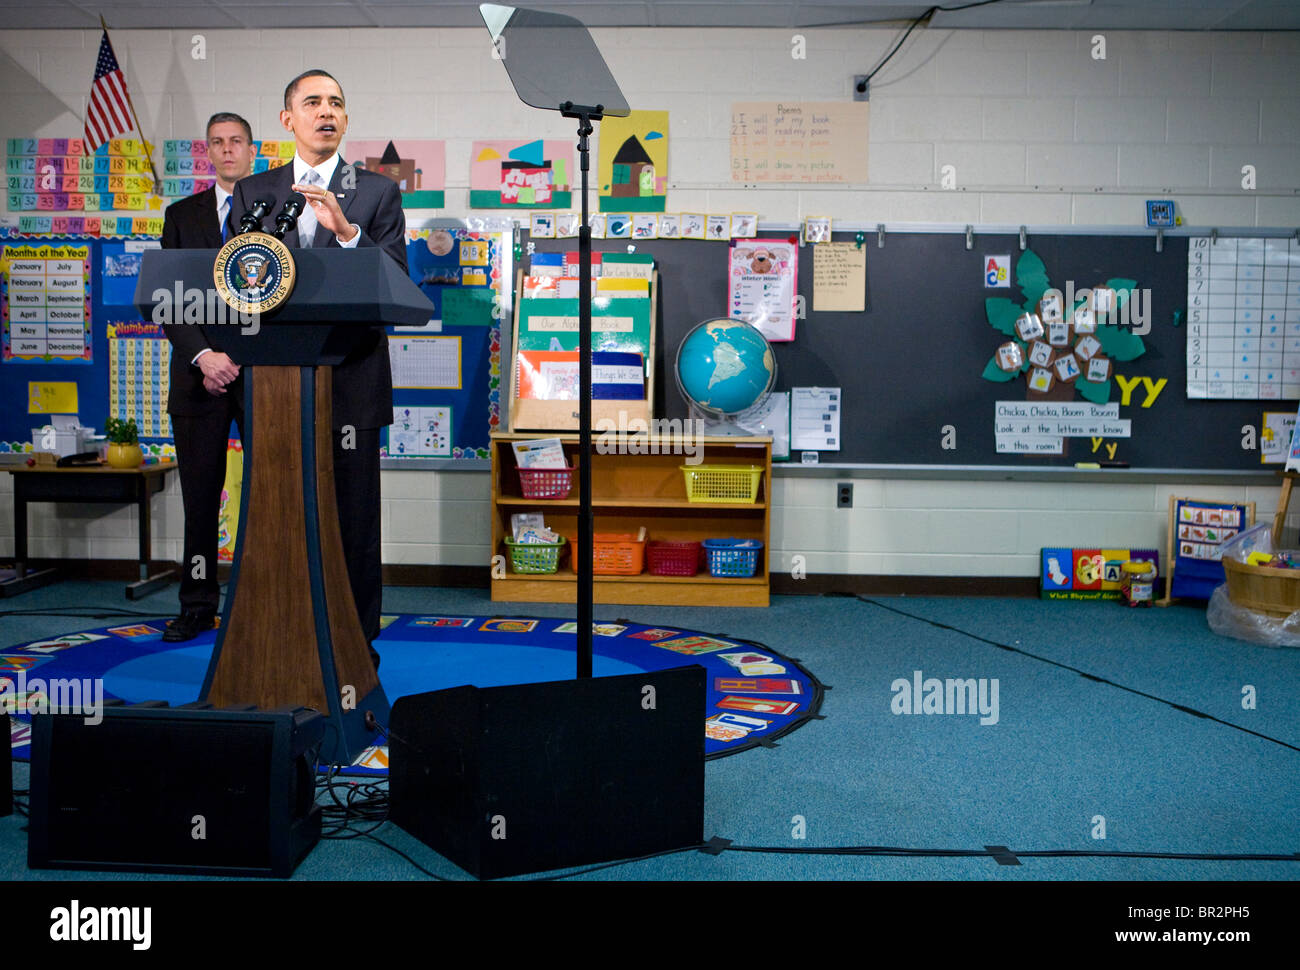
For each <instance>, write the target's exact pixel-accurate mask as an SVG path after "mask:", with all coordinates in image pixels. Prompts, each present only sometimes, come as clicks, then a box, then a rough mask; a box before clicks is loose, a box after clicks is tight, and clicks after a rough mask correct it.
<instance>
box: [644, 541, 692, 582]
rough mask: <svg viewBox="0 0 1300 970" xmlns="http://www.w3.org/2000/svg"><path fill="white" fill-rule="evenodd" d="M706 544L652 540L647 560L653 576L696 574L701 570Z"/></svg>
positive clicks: (648, 548)
mask: <svg viewBox="0 0 1300 970" xmlns="http://www.w3.org/2000/svg"><path fill="white" fill-rule="evenodd" d="M703 559H704V546H703V545H701V544H700V543H698V542H666V541H655V542H651V543H650V544H649V545H648V546H647V547H646V560H647V561H648V563H649V569H650V574H651V575H652V576H694V575H695V574H696V573H698V572H699V571H700V568H701V564H702V563H703Z"/></svg>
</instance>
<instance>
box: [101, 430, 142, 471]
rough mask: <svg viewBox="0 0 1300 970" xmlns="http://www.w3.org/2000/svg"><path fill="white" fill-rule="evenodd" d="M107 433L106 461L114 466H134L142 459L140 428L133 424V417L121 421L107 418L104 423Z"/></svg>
mask: <svg viewBox="0 0 1300 970" xmlns="http://www.w3.org/2000/svg"><path fill="white" fill-rule="evenodd" d="M104 427H105V432H106V433H107V435H108V441H109V445H108V463H109V465H111V466H112V467H114V468H136V467H138V466H139V465H140V463H141V462H143V461H144V454H143V452H141V451H140V430H139V428H137V427H136V426H135V418H132V419H131V420H130V421H123V420H121V419H120V418H109V419H108V422H107V423H106V424H105V426H104Z"/></svg>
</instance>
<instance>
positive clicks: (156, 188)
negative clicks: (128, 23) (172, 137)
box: [99, 14, 162, 197]
mask: <svg viewBox="0 0 1300 970" xmlns="http://www.w3.org/2000/svg"><path fill="white" fill-rule="evenodd" d="M99 25H100V26H101V27H103V28H104V36H105V37H108V24H106V23H105V22H104V15H103V14H100V15H99ZM108 46H109V47H112V46H113V38H111V37H108ZM113 56H114V57H116V56H117V55H116V52H115V53H114V55H113ZM121 63H122V62H121V61H118V64H119V65H120V64H121ZM122 92H123V93H124V94H125V95H126V106H127V107H128V108H130V109H131V120H133V121H134V122H135V130H136V131H138V132H139V133H140V141H141V143H142V144H143V145H144V157H145V161H147V162H148V163H149V174H150V175H152V176H153V189H152V194H153V195H156V196H159V197H161V196H162V180H161V179H159V178H158V170H157V169H156V168H154V165H153V152H151V151H150V150H149V147H150V146H149V139H148V138H146V137H145V134H144V129H143V128H141V127H140V116H139V115H138V114H136V112H135V102H134V101H132V100H131V88H130V86H129V85H127V84H126V83H123V84H122Z"/></svg>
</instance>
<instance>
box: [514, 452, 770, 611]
mask: <svg viewBox="0 0 1300 970" xmlns="http://www.w3.org/2000/svg"><path fill="white" fill-rule="evenodd" d="M541 437H558V438H559V439H560V441H561V442H562V443H563V445H564V451H565V455H566V456H567V457H568V463H569V464H570V465H572V466H575V467H576V466H577V464H578V436H577V435H576V434H560V435H546V434H537V433H534V434H517V433H516V434H494V435H492V551H493V555H494V556H502V557H503V559H501V560H494V567H493V570H492V599H493V600H494V601H514V602H527V603H552V602H554V603H572V602H575V600H576V598H577V576H576V575H575V574H574V571H573V556H572V554H571V547H572V545H573V543H574V542H575V541H576V539H577V535H578V498H577V495H578V475H577V472H576V471H575V472H574V475H573V489H572V491H571V492H570V495H569V497H568V498H564V499H549V500H547V499H526V498H524V497H523V494H522V492H521V490H520V486H519V474H518V472H517V471H516V469H515V456H514V451H513V450H512V448H511V444H512V443H513V442H515V441H525V440H528V439H532V438H541ZM695 443H696V441H695V439H693V438H682V437H680V436H671V435H659V436H656V435H635V436H617V435H608V436H606V435H601V434H599V433H593V434H592V456H591V457H592V464H591V494H592V508H593V509H594V518H595V532H596V533H631V534H635V533H636V532H637V530H638V529H640V527H641V526H645V528H646V533H647V540H654V539H661V540H675V541H700V540H703V539H720V538H736V539H758V540H759V541H761V542H762V543H763V548H762V551H761V552H760V553H759V557H758V568H757V569H756V570H755V573H754V576H753V577H752V578H714V577H712V576H710V575H709V573H708V570H707V568H706V569H705V570H704V571H703V572H700V573H697V574H696V575H694V576H652V575H651V574H650V573H649V572H644V571H643V572H642V573H641V574H640V575H639V576H606V575H600V574H597V575H596V576H595V578H594V590H593V598H594V600H595V602H597V603H627V604H636V605H639V604H645V605H664V606H767V605H768V603H769V600H770V583H769V580H768V554H769V551H770V550H769V545H770V543H769V539H770V524H771V500H770V499H771V486H772V442H771V439H770V438H765V437H730V436H716V437H706V438H704V439H702V444H703V457H702V460H701V461H699V462H698V463H699V464H705V465H736V466H745V467H748V466H757V467H759V468H761V469H762V474H761V475H760V478H759V485H758V494H757V496H756V498H755V501H754V502H752V503H724V502H691V501H688V500H687V497H686V484H685V478H684V476H683V474H682V466H683V465H686V464H687V462H688V461H692V462H694V461H695V457H694V456H688V455H687V454H686V448H687V447H690V448H691V449H692V450H694V445H695ZM519 512H540V513H542V514H543V515H544V516H545V517H546V524H547V526H549V527H550V528H552V529H554V530H555V531H556V532H558V533H560V534H561V535H563V536H564V537H565V538H566V539H567V540H568V545H567V546H566V548H565V550H564V553H563V556H562V558H561V559H560V564H559V569H558V571H557V572H555V573H542V574H535V573H515V572H513V571H512V570H511V568H510V555H509V550H508V549H507V547H506V545H505V538H506V537H507V536H508V535H510V516H511V515H514V514H516V513H519ZM501 563H504V569H503V568H502V567H501V565H500V564H501Z"/></svg>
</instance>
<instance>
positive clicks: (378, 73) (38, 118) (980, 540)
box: [0, 27, 1300, 576]
mask: <svg viewBox="0 0 1300 970" xmlns="http://www.w3.org/2000/svg"><path fill="white" fill-rule="evenodd" d="M195 33H196V32H191V31H184V32H179V31H178V32H167V31H117V32H115V34H114V42H115V45H116V48H117V52H118V56H119V58H120V59H121V61H122V63H123V67H124V70H125V72H126V75H127V78H128V82H129V84H130V88H131V91H132V94H133V96H134V99H135V102H136V106H137V108H138V109H139V111H140V114H141V121H142V123H143V125H144V126H145V128H146V129H147V132H148V134H149V136H150V138H151V139H152V140H154V141H156V142H157V141H161V140H162V139H164V138H169V137H191V136H194V135H196V134H199V133H200V132H201V131H202V126H203V123H204V121H205V120H206V118H207V116H208V115H209V114H210V113H212V112H214V111H217V110H233V111H237V112H240V113H241V114H244V115H245V116H246V117H248V118H249V120H250V121H252V123H253V125H254V133H255V134H256V135H257V136H258V137H267V138H272V137H279V135H280V133H281V130H280V128H279V126H278V122H277V120H276V112H277V110H278V108H279V103H280V93H281V91H282V90H283V86H284V84H285V82H286V81H287V80H288V79H289V78H290V77H291V76H293V75H294V74H296V73H297V72H298V71H300V70H302V69H305V68H309V67H324V68H326V69H327V70H329V71H331V72H332V73H334V74H335V75H336V76H337V77H338V78H339V79H340V81H341V82H342V84H343V87H344V90H345V92H346V94H347V99H348V109H349V114H350V130H351V133H352V134H353V135H355V136H356V137H359V138H361V137H401V136H406V137H435V138H444V139H446V140H447V162H448V166H447V169H448V170H447V177H448V207H447V208H446V209H445V210H442V211H440V212H414V213H412V215H413V216H415V217H419V216H431V215H451V216H460V215H463V214H465V213H466V212H467V198H468V179H469V162H468V159H469V147H470V142H471V141H472V140H473V139H474V138H478V137H510V136H540V137H553V138H569V137H571V136H572V128H571V126H570V124H569V122H567V121H563V120H562V119H559V118H557V117H555V116H554V115H552V114H551V113H543V112H537V111H533V110H530V109H527V108H525V107H523V106H522V105H520V104H519V102H518V101H517V100H516V98H515V96H514V94H513V92H512V90H511V89H510V86H509V82H508V79H507V78H506V75H505V71H504V69H503V67H502V65H501V63H500V62H499V61H495V60H493V59H492V58H491V56H490V49H489V45H488V42H487V35H486V32H485V31H477V30H446V31H435V30H370V29H356V30H325V29H313V30H312V31H311V40H310V46H307V45H305V44H304V41H303V37H304V34H303V33H302V32H298V31H281V30H267V31H260V32H258V31H249V32H244V31H203V32H202V35H203V38H204V43H205V45H206V51H205V53H206V56H205V57H204V58H203V59H195V58H194V57H193V56H192V54H193V53H194V52H195V51H196V49H197V48H196V42H195V41H194V40H193V37H194V34H195ZM595 34H596V39H597V41H598V43H599V44H600V45H601V47H602V49H603V50H604V51H605V54H606V57H607V59H608V60H609V62H610V65H611V67H612V69H613V71H614V74H615V76H616V77H617V78H619V79H620V82H621V83H622V85H623V86H624V89H625V91H626V93H627V95H628V97H629V100H630V101H631V102H632V104H633V106H634V107H643V108H661V109H667V110H669V111H670V112H671V115H670V117H671V124H670V138H671V153H672V154H671V158H670V167H669V180H670V186H671V188H670V195H669V208H670V209H673V210H677V209H698V210H705V211H713V212H728V211H733V210H745V211H751V210H754V209H757V210H758V211H759V213H760V217H761V218H762V219H763V220H765V221H773V222H793V221H796V220H799V219H801V218H802V217H804V216H807V215H822V214H826V213H832V214H834V216H835V217H836V218H837V219H839V220H843V221H846V222H867V223H872V224H874V223H876V222H909V223H916V222H931V223H959V224H965V223H975V224H979V223H985V224H989V223H993V224H1013V225H1019V224H1022V223H1023V224H1030V225H1071V224H1073V225H1139V224H1140V223H1141V217H1142V216H1141V214H1142V202H1143V200H1145V199H1148V198H1152V197H1153V196H1172V197H1173V198H1175V199H1176V200H1177V201H1178V204H1179V208H1180V211H1181V214H1182V215H1183V217H1184V218H1185V220H1186V221H1187V222H1189V223H1191V224H1194V225H1202V226H1211V225H1214V226H1260V227H1269V226H1283V227H1292V226H1297V225H1300V192H1298V191H1297V186H1298V185H1300V89H1297V87H1296V84H1295V80H1294V79H1295V78H1296V77H1297V76H1300V35H1297V34H1294V33H1283V34H1258V33H1213V34H1211V33H1158V32H1133V33H1119V32H1110V33H1108V34H1107V35H1106V57H1105V59H1104V60H1101V59H1097V58H1094V56H1093V50H1094V45H1093V42H1092V34H1091V32H1089V33H1073V32H1069V33H1066V32H1061V33H1057V32H1040V31H949V32H944V31H927V30H921V31H918V32H916V33H914V35H913V37H912V39H910V40H909V41H908V43H907V45H906V46H905V47H904V49H903V50H902V52H901V53H900V54H898V55H897V56H896V57H895V58H894V59H893V61H891V62H890V64H889V65H888V66H887V67H886V68H885V69H884V71H882V72H881V74H880V75H879V76H878V77H877V79H876V81H875V82H873V85H872V99H871V142H870V147H869V158H870V173H871V184H870V185H866V186H854V187H849V188H839V187H832V188H816V189H803V190H798V189H784V188H764V189H762V190H759V191H741V190H737V189H734V188H731V187H730V184H729V182H728V178H729V171H728V161H729V154H728V152H729V141H728V138H729V129H728V123H729V117H730V106H731V104H732V102H733V101H738V100H782V99H800V100H819V99H825V100H836V99H844V98H847V97H848V96H849V91H850V83H851V81H850V79H851V76H852V75H853V74H861V73H865V72H866V71H868V70H870V69H871V67H872V66H874V64H875V63H876V62H877V61H878V60H879V58H880V57H881V56H882V55H883V53H884V52H885V51H886V50H888V49H889V47H890V46H892V44H893V43H894V41H895V40H896V39H897V37H898V32H897V31H895V30H888V29H879V30H863V29H855V30H848V29H836V30H817V31H806V32H805V34H804V36H805V40H806V53H807V56H806V58H804V59H802V60H797V59H794V58H792V57H791V52H792V49H793V47H792V32H790V31H785V30H765V29H760V28H752V27H746V28H737V29H712V30H655V29H625V30H601V31H596V32H595ZM98 42H99V34H98V32H97V31H8V32H0V90H3V91H4V92H6V95H7V99H6V102H5V109H4V124H3V125H2V126H0V128H2V129H3V130H2V131H0V137H14V136H19V135H25V136H47V137H50V136H69V135H74V134H77V133H79V132H80V130H81V117H82V108H83V103H84V99H85V96H86V92H87V88H88V86H89V79H90V72H91V66H92V63H93V60H94V53H95V50H96V47H97V45H98ZM1247 164H1249V165H1254V166H1255V168H1256V173H1257V188H1256V189H1255V190H1254V191H1246V190H1243V189H1242V187H1241V177H1242V176H1241V167H1242V166H1243V165H1247ZM945 165H953V166H954V167H955V168H956V177H957V188H956V189H955V190H953V191H945V190H943V189H941V188H940V183H939V179H940V173H941V170H942V168H943V166H945ZM683 245H691V244H690V243H684V244H683ZM847 430H848V429H846V433H847ZM8 478H9V477H8V476H4V477H3V479H2V480H0V552H5V553H7V552H10V551H11V550H12V541H13V540H12V532H13V524H12V511H11V508H12V490H11V485H10V483H9V480H8ZM835 481H836V479H833V478H831V479H825V478H778V480H777V483H776V487H775V490H774V511H773V517H772V526H773V533H772V544H773V551H774V553H775V554H776V558H775V560H774V563H773V566H774V568H780V567H781V566H782V565H783V564H785V563H788V561H789V559H790V557H791V556H793V555H795V554H802V555H804V556H805V557H806V559H807V569H808V570H809V572H813V573H818V572H832V573H889V574H929V575H989V576H1030V575H1035V574H1036V573H1037V569H1038V566H1037V550H1038V549H1039V547H1041V546H1045V545H1071V544H1077V545H1107V544H1115V545H1120V546H1129V545H1132V546H1139V545H1159V546H1161V547H1162V546H1163V542H1164V520H1165V512H1166V506H1167V496H1168V495H1169V494H1170V493H1171V492H1173V493H1177V494H1180V495H1182V494H1193V495H1202V496H1207V497H1215V498H1231V499H1238V500H1254V501H1257V502H1258V503H1259V509H1260V513H1261V515H1264V514H1271V510H1272V508H1273V507H1274V505H1275V503H1276V489H1272V488H1245V487H1240V486H1231V487H1225V486H1222V485H1213V484H1210V483H1200V484H1198V483H1187V484H1179V485H1177V486H1172V485H1171V486H1166V485H1116V484H1070V485H1063V486H1062V485H1051V484H1045V483H1029V482H1020V483H1006V482H964V481H899V480H871V479H857V480H856V504H855V508H854V509H852V510H841V511H837V510H836V509H835V508H834V488H835ZM383 488H384V537H385V541H384V558H385V561H386V562H390V563H436V564H476V565H483V564H486V563H487V561H488V558H489V554H490V550H489V549H488V544H487V539H486V537H487V536H488V534H489V517H488V507H487V496H488V481H487V475H486V474H485V473H466V472H455V473H451V472H449V473H442V474H438V473H432V472H413V471H412V472H385V473H384V481H383ZM156 509H157V511H156V512H155V522H154V528H155V535H156V536H157V537H158V542H157V545H156V553H157V554H158V555H160V556H163V555H166V556H171V557H173V558H179V556H180V541H181V521H182V513H181V509H180V494H179V487H178V486H177V485H176V484H175V483H173V484H172V485H171V486H170V487H169V489H168V491H167V492H166V495H165V499H164V498H161V497H160V500H158V501H156ZM133 517H134V512H133V511H132V510H122V511H120V512H114V513H107V514H104V513H100V512H97V511H94V510H91V511H90V512H89V513H74V512H71V511H68V510H63V509H59V510H57V511H56V509H55V507H52V506H45V507H41V506H34V507H33V512H32V526H31V528H32V535H33V540H32V554H33V555H35V556H78V557H80V556H85V557H90V558H131V557H133V556H134V554H135V542H134V535H135V527H134V521H133Z"/></svg>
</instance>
